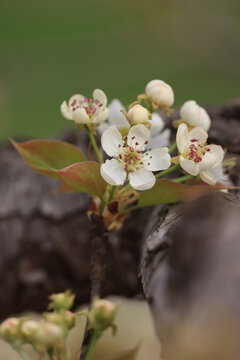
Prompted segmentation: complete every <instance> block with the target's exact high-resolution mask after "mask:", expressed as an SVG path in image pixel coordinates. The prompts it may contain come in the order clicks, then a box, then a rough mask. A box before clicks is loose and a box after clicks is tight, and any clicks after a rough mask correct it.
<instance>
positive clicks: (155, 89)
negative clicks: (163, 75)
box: [145, 80, 174, 108]
mask: <svg viewBox="0 0 240 360" xmlns="http://www.w3.org/2000/svg"><path fill="white" fill-rule="evenodd" d="M145 93H146V95H147V97H148V98H149V99H150V100H151V101H153V102H154V103H156V104H157V105H158V106H160V107H163V108H170V107H171V106H172V104H173V103H174V92H173V89H172V88H171V86H170V85H168V84H166V83H165V82H164V81H162V80H152V81H150V82H149V83H148V84H147V86H146V89H145Z"/></svg>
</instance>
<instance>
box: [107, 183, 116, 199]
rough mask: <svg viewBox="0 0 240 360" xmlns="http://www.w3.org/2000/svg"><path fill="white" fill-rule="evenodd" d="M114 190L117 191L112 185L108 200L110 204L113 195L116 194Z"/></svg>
mask: <svg viewBox="0 0 240 360" xmlns="http://www.w3.org/2000/svg"><path fill="white" fill-rule="evenodd" d="M114 190H115V186H114V185H110V187H109V198H108V202H111V201H112V199H113V194H114Z"/></svg>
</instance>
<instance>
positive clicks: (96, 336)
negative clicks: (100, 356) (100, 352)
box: [84, 331, 99, 360]
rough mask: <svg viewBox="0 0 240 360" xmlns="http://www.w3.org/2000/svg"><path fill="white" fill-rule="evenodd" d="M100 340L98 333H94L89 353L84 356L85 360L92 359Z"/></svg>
mask: <svg viewBox="0 0 240 360" xmlns="http://www.w3.org/2000/svg"><path fill="white" fill-rule="evenodd" d="M98 338H99V334H98V333H97V332H96V331H93V333H92V336H91V340H90V343H89V345H88V349H87V352H86V354H85V356H84V360H91V359H92V357H93V353H94V350H95V346H96V343H97V340H98Z"/></svg>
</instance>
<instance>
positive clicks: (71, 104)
mask: <svg viewBox="0 0 240 360" xmlns="http://www.w3.org/2000/svg"><path fill="white" fill-rule="evenodd" d="M84 99H85V96H83V95H81V94H75V95H73V96H71V97H70V99H69V102H68V106H69V107H70V109H72V108H73V107H74V106H76V105H79V102H82V101H83V100H84ZM74 100H76V101H74Z"/></svg>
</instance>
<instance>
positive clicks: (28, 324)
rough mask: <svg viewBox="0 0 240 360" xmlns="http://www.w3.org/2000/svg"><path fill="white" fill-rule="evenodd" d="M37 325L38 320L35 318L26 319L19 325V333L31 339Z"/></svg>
mask: <svg viewBox="0 0 240 360" xmlns="http://www.w3.org/2000/svg"><path fill="white" fill-rule="evenodd" d="M38 326H39V322H37V321H35V320H27V321H25V322H24V323H23V324H22V325H21V333H22V335H23V336H24V337H25V338H27V339H28V340H31V339H32V338H33V335H34V333H35V332H36V330H37V329H38Z"/></svg>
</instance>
